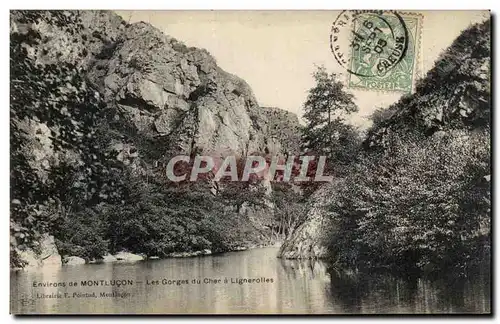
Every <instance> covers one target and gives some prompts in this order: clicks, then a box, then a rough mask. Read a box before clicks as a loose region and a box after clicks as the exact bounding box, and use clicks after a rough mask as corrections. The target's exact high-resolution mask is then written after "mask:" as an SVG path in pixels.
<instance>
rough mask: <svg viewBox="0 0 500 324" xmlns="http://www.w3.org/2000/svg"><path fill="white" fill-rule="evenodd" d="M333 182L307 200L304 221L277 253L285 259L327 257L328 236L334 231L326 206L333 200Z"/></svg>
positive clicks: (331, 218)
mask: <svg viewBox="0 0 500 324" xmlns="http://www.w3.org/2000/svg"><path fill="white" fill-rule="evenodd" d="M334 189H335V182H334V183H332V184H326V185H324V186H323V187H321V188H320V189H318V190H317V191H316V192H315V193H314V194H313V195H312V196H311V197H310V198H309V202H308V204H309V208H308V213H307V218H306V221H305V222H304V223H303V224H302V225H301V226H299V227H298V228H297V229H296V230H295V231H294V232H293V233H292V234H291V235H290V236H289V237H288V238H287V239H286V240H285V242H284V243H283V245H282V246H281V248H280V251H279V253H278V255H279V257H281V258H285V259H322V258H326V257H328V234H330V233H332V232H333V231H334V230H335V225H334V221H333V217H332V216H333V215H332V214H331V213H330V212H329V211H328V204H329V203H330V202H331V201H332V199H334Z"/></svg>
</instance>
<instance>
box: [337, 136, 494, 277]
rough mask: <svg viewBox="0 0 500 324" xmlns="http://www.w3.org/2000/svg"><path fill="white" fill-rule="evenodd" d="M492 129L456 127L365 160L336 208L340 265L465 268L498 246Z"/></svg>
mask: <svg viewBox="0 0 500 324" xmlns="http://www.w3.org/2000/svg"><path fill="white" fill-rule="evenodd" d="M489 152H490V147H489V136H488V133H483V132H465V131H455V132H452V133H449V134H441V135H440V136H433V137H431V138H427V139H426V138H420V139H419V140H417V139H416V138H415V141H411V142H402V141H401V140H399V139H394V141H393V142H392V144H391V149H390V150H388V151H385V152H383V153H379V154H376V155H371V156H367V157H365V158H364V159H363V160H362V161H361V162H360V163H359V164H356V165H354V166H353V170H352V172H351V174H349V176H348V177H346V178H345V179H344V183H343V186H342V187H340V188H339V189H338V198H337V200H336V201H335V202H332V205H331V211H332V213H333V215H335V216H334V218H335V220H336V222H337V224H338V230H339V231H338V233H335V234H334V235H333V237H332V252H333V253H334V258H335V262H336V263H337V265H341V266H348V267H355V268H358V269H362V270H368V269H371V268H388V269H391V270H405V271H406V270H417V271H424V272H434V271H442V270H444V269H447V270H453V271H456V272H458V273H464V271H465V270H466V268H469V267H471V266H473V265H474V264H475V263H476V262H479V260H481V258H484V257H486V256H487V254H488V248H489V245H490V240H489V227H490V186H489V182H488V178H487V177H485V176H486V175H488V174H489V170H490V155H489Z"/></svg>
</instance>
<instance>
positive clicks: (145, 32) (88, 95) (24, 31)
mask: <svg viewBox="0 0 500 324" xmlns="http://www.w3.org/2000/svg"><path fill="white" fill-rule="evenodd" d="M10 31H11V62H16V63H15V64H14V65H12V64H11V65H12V66H11V67H12V69H11V79H12V83H11V103H12V104H11V133H12V134H14V135H13V137H11V145H12V147H13V150H12V152H11V159H12V164H13V166H14V168H13V173H12V177H13V179H17V182H15V183H13V184H12V186H13V187H14V192H13V205H12V206H13V207H12V208H13V215H14V217H13V223H14V224H15V226H18V227H19V228H21V232H19V233H18V234H16V235H18V236H15V237H14V241H15V243H14V246H26V244H25V243H26V242H28V239H27V238H28V237H29V240H32V238H33V237H35V236H36V235H39V233H40V232H43V231H46V230H47V228H46V226H47V224H48V223H49V222H51V221H53V219H58V218H59V219H60V218H63V217H65V215H67V214H68V213H70V212H71V211H68V210H66V209H65V207H64V204H63V203H61V201H62V200H63V199H64V197H62V196H61V195H63V194H64V193H61V192H59V193H55V192H53V189H54V188H55V189H56V190H57V185H58V184H57V181H59V180H57V181H56V180H54V179H63V178H64V176H65V175H68V176H69V175H70V173H69V172H66V171H65V172H66V173H64V172H63V170H66V169H68V168H71V169H72V170H74V171H76V174H77V175H76V176H75V177H73V178H71V179H65V180H64V181H71V183H73V184H74V185H73V187H72V188H71V190H74V191H75V192H77V191H78V192H81V193H79V195H81V196H84V197H85V199H89V200H92V201H94V202H98V201H99V200H100V199H113V195H114V193H113V186H114V185H116V183H115V182H113V183H109V184H106V183H100V182H102V181H101V179H103V178H105V176H106V175H109V174H111V173H113V172H115V171H116V170H117V169H119V168H123V167H124V166H125V167H127V168H129V169H130V170H133V172H135V174H136V175H138V176H144V177H145V179H147V177H151V176H157V175H158V174H155V173H154V172H158V171H161V169H158V166H162V165H163V166H164V165H165V163H166V162H167V161H168V160H169V159H170V158H171V157H172V156H173V155H175V154H194V153H200V152H203V153H208V154H210V153H213V154H216V153H214V152H232V153H236V154H238V155H241V156H243V155H245V154H250V153H261V154H289V153H297V152H298V150H299V137H298V136H299V132H298V131H297V130H298V128H299V123H298V118H297V116H295V115H294V114H291V113H289V112H285V111H281V110H279V109H277V108H263V107H260V106H259V103H258V101H257V99H256V98H255V96H254V94H253V92H252V90H251V88H250V87H249V85H248V84H247V83H246V82H245V81H244V80H242V79H241V78H239V77H237V76H234V75H232V74H230V73H228V72H226V71H223V70H222V69H221V68H219V67H218V66H217V63H216V60H215V59H214V58H213V57H212V56H211V55H210V54H209V53H208V52H207V51H206V50H204V49H198V48H189V47H187V46H185V45H184V44H182V43H181V42H179V41H177V40H176V39H174V38H172V37H170V36H168V35H165V34H163V33H162V32H161V31H159V30H158V29H156V28H154V27H153V26H151V25H149V24H147V23H144V22H139V23H134V24H127V23H126V22H125V21H124V20H123V19H122V18H121V17H119V16H118V15H116V14H114V13H112V12H108V11H12V12H11V15H10ZM27 84H29V86H27ZM23 97H26V98H30V99H29V100H28V101H29V102H25V101H24V100H23ZM100 121H106V122H105V123H102V122H100ZM102 125H105V126H104V127H105V129H103V126H102ZM99 133H100V134H101V135H99ZM102 134H104V135H105V136H102ZM99 136H100V137H99ZM103 138H104V140H103ZM32 179H36V180H32ZM94 185H98V186H101V187H104V188H108V189H109V190H108V191H107V192H105V193H99V192H96V191H95V190H94V189H92V186H94ZM33 188H37V189H36V190H37V193H30V191H31V192H32V191H33ZM51 188H52V189H51ZM47 193H48V194H47ZM51 195H52V196H51ZM47 196H48V197H47ZM56 196H57V197H56ZM18 198H19V199H18ZM14 202H16V203H15V204H14ZM29 215H35V218H36V219H38V217H39V215H49V216H47V220H45V219H44V221H43V222H41V225H40V228H39V229H38V228H37V229H34V225H33V224H32V223H30V222H31V221H29V219H30V218H29ZM21 234H22V236H21ZM25 241H26V242H25Z"/></svg>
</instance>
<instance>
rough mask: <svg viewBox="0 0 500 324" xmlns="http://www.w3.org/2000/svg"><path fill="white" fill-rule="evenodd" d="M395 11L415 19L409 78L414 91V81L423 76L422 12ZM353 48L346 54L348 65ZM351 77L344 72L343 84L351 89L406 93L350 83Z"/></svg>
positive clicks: (402, 15)
mask: <svg viewBox="0 0 500 324" xmlns="http://www.w3.org/2000/svg"><path fill="white" fill-rule="evenodd" d="M397 13H398V14H399V15H400V16H401V17H402V18H403V19H404V18H405V17H413V18H416V20H417V26H416V33H415V36H414V37H415V40H414V42H415V54H414V55H415V56H414V60H413V73H412V76H411V78H412V80H411V93H413V92H414V91H415V84H416V81H417V80H418V79H420V78H422V77H423V73H424V71H423V61H422V29H423V22H424V16H423V14H422V13H420V12H417V11H397ZM352 51H353V49H352V48H351V52H350V53H349V56H348V59H349V61H348V64H349V66H352V59H353V53H352ZM351 77H352V74H350V73H346V74H345V80H344V82H345V84H346V85H347V88H350V89H353V90H361V91H369V92H378V93H408V92H406V91H404V90H399V89H390V90H387V89H380V88H368V87H364V86H358V85H355V84H352V83H351Z"/></svg>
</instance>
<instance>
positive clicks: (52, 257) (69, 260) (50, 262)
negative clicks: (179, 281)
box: [10, 237, 283, 271]
mask: <svg viewBox="0 0 500 324" xmlns="http://www.w3.org/2000/svg"><path fill="white" fill-rule="evenodd" d="M282 243H283V242H282V241H277V242H274V243H269V244H252V245H248V246H238V247H235V248H233V249H231V250H228V251H224V252H213V251H212V250H209V249H205V250H201V251H190V252H186V251H184V252H173V253H170V254H168V255H167V256H165V257H162V258H160V257H158V256H149V257H148V256H146V255H142V254H136V253H132V252H128V251H120V252H118V253H115V254H110V253H108V254H106V255H104V256H102V258H100V259H92V260H85V259H84V258H81V257H78V256H61V255H59V253H58V252H57V248H56V247H55V245H53V239H51V237H47V238H46V239H45V240H44V245H45V248H46V250H45V251H44V252H45V254H47V251H50V253H49V254H48V256H44V255H43V253H42V254H40V255H38V256H36V255H35V253H34V252H33V251H24V252H23V253H24V255H25V257H26V261H27V264H26V266H24V267H11V269H10V270H11V271H21V270H30V269H39V268H43V267H54V266H56V267H57V266H59V267H65V266H75V265H83V264H101V263H134V262H139V261H147V260H164V259H178V258H193V257H200V256H210V255H217V254H224V253H228V252H242V251H247V250H252V249H260V248H279V247H280V246H281V245H282Z"/></svg>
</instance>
